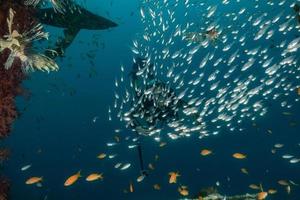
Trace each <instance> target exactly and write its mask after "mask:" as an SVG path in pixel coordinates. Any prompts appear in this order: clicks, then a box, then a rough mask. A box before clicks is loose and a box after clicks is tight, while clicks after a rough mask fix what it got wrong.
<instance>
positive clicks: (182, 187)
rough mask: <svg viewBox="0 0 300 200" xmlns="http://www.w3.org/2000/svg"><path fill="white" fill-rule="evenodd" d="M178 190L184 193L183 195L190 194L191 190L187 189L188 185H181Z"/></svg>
mask: <svg viewBox="0 0 300 200" xmlns="http://www.w3.org/2000/svg"><path fill="white" fill-rule="evenodd" d="M178 192H179V193H180V194H181V195H182V196H188V195H189V191H188V190H187V187H186V186H180V187H179V188H178Z"/></svg>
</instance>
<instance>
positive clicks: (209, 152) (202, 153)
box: [200, 149, 212, 156]
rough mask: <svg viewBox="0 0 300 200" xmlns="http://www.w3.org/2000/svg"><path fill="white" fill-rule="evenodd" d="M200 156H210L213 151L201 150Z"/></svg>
mask: <svg viewBox="0 0 300 200" xmlns="http://www.w3.org/2000/svg"><path fill="white" fill-rule="evenodd" d="M200 154H201V155H202V156H208V155H210V154H212V151H211V150H208V149H203V150H201V152H200Z"/></svg>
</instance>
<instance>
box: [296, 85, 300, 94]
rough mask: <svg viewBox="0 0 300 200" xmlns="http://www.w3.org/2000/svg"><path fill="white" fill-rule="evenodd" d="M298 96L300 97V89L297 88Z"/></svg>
mask: <svg viewBox="0 0 300 200" xmlns="http://www.w3.org/2000/svg"><path fill="white" fill-rule="evenodd" d="M297 94H298V95H300V87H298V88H297Z"/></svg>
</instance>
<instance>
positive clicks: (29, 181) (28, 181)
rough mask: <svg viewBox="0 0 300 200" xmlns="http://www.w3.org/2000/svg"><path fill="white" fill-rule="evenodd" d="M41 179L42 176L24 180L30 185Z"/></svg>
mask: <svg viewBox="0 0 300 200" xmlns="http://www.w3.org/2000/svg"><path fill="white" fill-rule="evenodd" d="M41 181H43V177H36V176H35V177H31V178H29V179H28V180H27V181H26V184H27V185H32V184H36V183H39V182H41Z"/></svg>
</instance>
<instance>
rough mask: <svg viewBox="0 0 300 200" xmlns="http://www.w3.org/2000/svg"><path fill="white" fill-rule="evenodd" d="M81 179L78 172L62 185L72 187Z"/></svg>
mask: <svg viewBox="0 0 300 200" xmlns="http://www.w3.org/2000/svg"><path fill="white" fill-rule="evenodd" d="M80 177H81V174H80V171H79V172H77V173H76V174H74V175H72V176H70V177H69V178H68V179H67V180H66V181H65V183H64V186H70V185H73V184H74V183H75V182H76V181H77V180H78V179H79V178H80Z"/></svg>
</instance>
